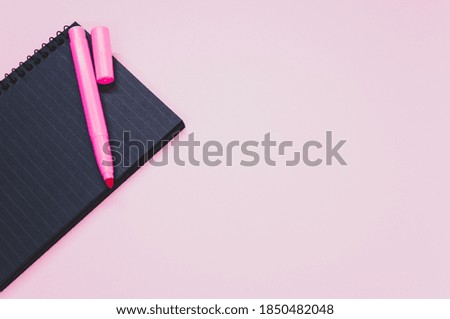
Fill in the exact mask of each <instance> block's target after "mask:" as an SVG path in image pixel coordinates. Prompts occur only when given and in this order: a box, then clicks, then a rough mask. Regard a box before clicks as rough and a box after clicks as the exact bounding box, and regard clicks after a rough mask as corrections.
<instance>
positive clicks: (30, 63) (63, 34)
mask: <svg viewBox="0 0 450 319" xmlns="http://www.w3.org/2000/svg"><path fill="white" fill-rule="evenodd" d="M69 28H70V26H68V25H65V26H64V28H63V31H58V32H56V37H50V38H49V39H48V42H47V43H42V45H41V48H40V49H36V50H34V53H33V55H28V56H27V59H26V61H25V62H20V63H19V66H18V67H17V68H13V69H11V72H10V73H5V77H4V79H3V80H1V81H0V95H1V94H2V91H8V89H10V87H11V86H12V85H14V84H16V83H17V81H19V80H20V79H21V78H23V77H25V76H26V74H27V72H29V71H31V70H32V69H33V68H34V67H35V66H37V65H38V64H40V63H41V62H42V61H43V60H45V59H46V58H47V57H48V56H49V55H50V54H51V53H52V52H54V51H55V50H56V49H57V48H58V47H59V46H61V45H63V44H64V42H66V41H67V40H68V39H69V35H68V33H67V31H68V29H69Z"/></svg>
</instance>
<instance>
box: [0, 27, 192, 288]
mask: <svg viewBox="0 0 450 319" xmlns="http://www.w3.org/2000/svg"><path fill="white" fill-rule="evenodd" d="M56 40H59V42H61V40H64V43H62V44H59V45H58V44H56ZM56 40H55V41H53V42H55V43H54V46H55V47H56V49H55V50H54V51H50V50H46V48H44V49H43V51H48V56H47V57H46V58H43V57H42V56H40V55H39V54H38V53H37V54H35V56H34V57H40V60H41V62H40V63H39V64H34V63H33V61H32V59H30V60H29V61H28V63H30V64H32V65H33V66H34V67H33V69H32V70H29V71H25V74H24V75H23V77H20V76H18V75H17V74H16V75H14V74H13V75H14V77H15V78H17V82H16V83H14V84H12V83H10V85H9V88H8V89H7V90H6V91H4V90H3V91H2V94H1V95H0V181H1V182H0V291H1V290H3V289H4V288H5V287H6V286H7V285H8V284H9V283H11V282H12V280H14V279H15V278H16V277H17V276H18V275H20V273H22V272H23V271H24V270H25V269H26V268H27V267H28V266H29V265H31V263H33V262H34V261H35V260H36V259H37V258H39V257H40V256H41V255H42V254H43V253H44V252H45V251H46V250H47V249H49V248H50V247H51V246H52V245H53V244H54V243H55V242H56V241H57V240H58V239H59V238H61V237H62V236H63V235H64V234H65V233H66V232H67V231H69V230H70V229H71V228H72V227H73V226H75V225H76V223H77V222H78V221H80V220H81V219H82V218H83V217H84V216H86V215H87V214H88V213H89V212H90V211H91V210H92V209H93V208H95V207H96V206H97V205H98V204H99V203H100V202H101V201H102V200H104V199H105V198H106V197H107V196H108V195H109V194H110V193H111V192H112V191H113V190H112V191H111V190H109V189H108V188H107V187H106V185H105V183H104V181H103V179H102V177H101V175H100V173H99V170H98V167H97V164H96V161H95V157H94V153H93V150H92V146H91V141H90V138H89V135H88V131H87V125H86V120H85V117H84V112H83V106H82V104H81V98H80V94H79V91H78V85H77V79H76V75H75V69H74V65H73V62H72V56H71V52H70V45H69V40H68V37H67V30H65V31H64V32H63V33H62V34H60V35H59V36H58V37H57V38H56ZM114 72H115V82H114V83H113V84H112V85H109V86H107V87H103V88H101V100H102V104H103V109H104V113H105V118H106V123H107V126H108V131H109V136H110V139H111V140H112V141H122V140H123V134H124V132H129V135H130V137H131V139H133V140H138V141H141V142H142V144H140V145H141V146H139V147H137V146H133V147H131V148H129V149H127V148H126V147H124V148H119V147H115V148H114V153H115V154H118V155H119V156H118V157H117V158H116V160H115V163H114V164H115V165H116V167H115V169H114V174H115V187H117V186H119V185H120V184H121V183H123V182H124V181H125V180H126V178H128V177H129V176H130V175H131V174H132V173H133V172H135V171H136V169H137V168H138V163H142V162H144V161H145V160H146V159H147V158H148V157H149V156H151V155H152V154H154V153H155V152H157V151H158V150H159V149H160V148H161V147H162V146H163V145H164V144H165V143H167V141H168V140H170V139H172V138H173V137H174V135H176V134H177V133H178V132H179V131H180V130H182V129H183V128H184V124H183V122H182V120H181V119H180V118H179V117H178V116H177V115H176V114H175V113H173V112H172V111H171V110H170V109H169V108H168V107H167V106H166V105H164V103H163V102H161V101H160V100H159V99H158V98H157V97H156V96H155V95H153V94H152V93H151V92H150V91H149V90H148V89H147V88H146V87H145V86H144V85H143V84H142V83H141V82H139V81H138V80H137V79H136V78H135V77H134V76H133V75H132V74H131V73H130V72H129V71H128V70H127V69H126V68H125V67H124V66H123V65H122V64H121V63H120V62H118V61H117V60H116V59H114ZM3 82H4V83H9V79H8V78H7V79H5V80H4V81H3ZM0 90H2V89H1V88H0ZM147 141H154V143H150V142H149V143H148V142H147ZM135 144H136V145H139V144H137V143H135ZM117 145H118V144H117ZM148 155H149V156H148Z"/></svg>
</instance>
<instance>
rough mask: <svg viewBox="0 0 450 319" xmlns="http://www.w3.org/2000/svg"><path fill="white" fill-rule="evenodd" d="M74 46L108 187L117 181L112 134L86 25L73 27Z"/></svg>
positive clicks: (92, 134) (88, 118) (90, 126)
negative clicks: (111, 144)
mask: <svg viewBox="0 0 450 319" xmlns="http://www.w3.org/2000/svg"><path fill="white" fill-rule="evenodd" d="M69 38H70V49H71V50H72V58H73V62H74V64H75V73H76V75H77V80H78V88H79V90H80V95H81V101H82V103H83V109H84V114H85V117H86V123H87V127H88V131H89V136H90V138H91V142H92V147H93V149H94V154H95V159H96V161H97V165H98V168H99V170H100V173H101V175H102V177H103V179H104V180H105V182H106V184H107V185H108V187H112V184H113V181H114V166H113V161H112V156H111V151H110V147H109V136H108V130H107V127H106V122H105V116H104V114H103V107H102V103H101V100H100V95H99V93H98V86H97V83H96V79H95V75H94V67H93V66H92V59H91V54H90V52H89V46H88V42H87V39H86V33H85V31H84V29H83V28H82V27H73V28H71V29H70V30H69Z"/></svg>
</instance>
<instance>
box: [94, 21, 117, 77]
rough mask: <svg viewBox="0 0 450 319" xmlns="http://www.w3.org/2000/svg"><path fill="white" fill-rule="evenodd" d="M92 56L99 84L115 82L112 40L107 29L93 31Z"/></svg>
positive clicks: (101, 27)
mask: <svg viewBox="0 0 450 319" xmlns="http://www.w3.org/2000/svg"><path fill="white" fill-rule="evenodd" d="M91 37H92V54H93V55H94V66H95V75H96V76H97V83H98V84H110V83H113V82H114V69H113V59H112V50H111V38H110V36H109V29H108V28H107V27H103V26H98V27H95V28H93V29H92V30H91Z"/></svg>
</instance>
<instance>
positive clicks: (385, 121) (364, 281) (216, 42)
mask: <svg viewBox="0 0 450 319" xmlns="http://www.w3.org/2000/svg"><path fill="white" fill-rule="evenodd" d="M18 3H22V2H19V1H6V2H4V3H2V8H1V12H0V17H1V21H2V26H3V28H2V30H3V31H2V32H0V41H1V42H2V44H3V45H2V48H3V49H2V55H1V59H0V71H2V73H4V72H8V71H9V69H10V68H11V67H15V66H16V65H17V64H18V62H19V61H21V60H23V58H25V56H26V55H27V54H30V53H31V52H32V51H33V49H35V48H36V47H38V46H39V44H40V43H41V42H46V41H47V39H48V37H49V36H52V35H54V32H55V31H57V30H59V29H61V27H62V26H63V25H64V24H70V23H71V22H72V21H74V20H77V21H78V22H79V23H81V24H82V25H83V26H84V27H86V28H87V29H88V30H90V29H91V28H92V27H93V26H95V25H98V24H104V25H107V26H109V27H110V29H111V36H112V40H113V51H114V52H115V55H116V56H117V57H118V58H119V59H120V60H121V61H122V62H123V63H124V64H125V65H126V66H127V67H129V69H130V70H131V71H132V72H134V73H135V74H136V75H137V76H138V78H140V79H141V80H142V81H143V82H144V83H145V84H146V85H147V86H148V87H149V88H150V89H151V90H152V91H153V92H155V93H156V94H157V95H158V96H159V97H160V98H161V99H162V100H163V101H165V102H166V103H167V104H168V105H169V106H170V107H171V108H172V109H173V110H174V111H175V112H176V113H177V114H179V115H180V116H181V117H182V118H183V119H184V120H185V122H186V124H187V129H186V130H185V131H184V133H183V134H182V136H181V138H182V139H186V138H187V135H188V134H189V133H190V132H195V135H196V137H197V138H198V139H200V140H201V141H203V142H204V141H207V140H210V139H217V140H220V141H223V142H228V141H231V140H233V139H239V140H241V141H245V140H248V139H256V140H261V139H262V138H263V135H264V134H265V133H267V132H269V131H270V132H271V134H272V137H273V138H274V139H277V140H278V141H282V140H293V141H294V144H295V145H296V147H297V149H300V148H301V145H302V143H304V142H305V141H307V140H310V139H317V140H320V141H323V140H324V137H325V131H326V130H332V131H333V132H334V136H335V138H336V139H347V140H348V142H347V144H346V145H345V146H344V147H343V148H342V152H341V153H342V155H343V156H344V158H345V159H346V160H347V162H348V163H349V165H348V166H347V167H344V166H338V165H336V166H332V167H326V166H320V167H315V168H311V167H306V166H304V165H300V166H297V167H285V166H284V165H282V164H280V165H279V166H277V167H268V166H265V165H259V166H257V167H253V168H246V167H240V166H238V165H234V166H232V167H226V166H224V165H222V166H219V167H213V168H211V167H206V166H204V165H203V166H200V167H194V166H192V165H188V166H186V167H179V166H176V165H174V164H173V163H172V164H171V165H169V166H165V167H155V166H152V165H149V164H147V165H146V166H145V167H143V168H142V169H141V170H140V171H139V172H138V173H136V174H135V175H134V176H133V177H132V178H130V179H129V181H128V182H127V183H125V184H124V185H123V186H122V187H121V188H120V189H119V190H117V191H116V192H115V193H114V194H113V195H112V196H111V197H110V198H108V199H107V200H106V201H105V202H104V203H102V204H101V205H100V206H99V207H98V208H97V209H96V210H95V211H94V212H93V213H92V214H91V215H89V216H88V217H87V218H86V219H85V220H84V221H82V222H81V223H80V224H79V225H78V226H77V227H76V228H75V229H74V230H73V231H71V232H70V233H69V234H68V235H67V236H65V237H64V238H63V239H62V240H61V241H60V242H59V243H58V244H57V245H55V246H54V247H53V248H52V249H51V250H50V251H49V252H48V253H46V254H45V255H44V256H43V257H42V258H41V259H40V260H39V261H38V262H36V263H35V264H34V265H33V266H32V267H31V268H30V269H29V270H27V271H26V272H25V273H24V274H23V275H22V276H21V277H20V278H19V279H17V280H16V281H15V282H14V283H13V284H12V285H11V286H10V287H9V288H7V289H6V290H5V291H4V292H3V293H2V294H0V297H1V298H24V297H32V298H35V297H38V298H50V297H51V298H66V297H70V298H83V297H86V298H91V297H96V298H110V297H115V298H128V297H130V298H166V297H167V298H177V297H179V298H191V297H192V298H241V297H242V298H244V297H253V298H262V297H264V298H278V297H280V298H306V297H309V298H321V297H323V298H347V297H354V298H360V297H364V298H365V297H371V298H391V297H404V298H410V297H411V298H412V297H414V298H421V297H426V298H428V297H434V298H441V297H447V298H448V297H450V275H449V273H450V272H449V269H450V249H449V247H448V246H449V243H450V231H449V227H450V216H449V211H450V210H449V208H450V207H449V206H450V205H449V201H448V198H449V195H448V192H449V189H450V187H449V186H450V185H449V181H450V170H449V163H450V152H449V145H450V141H449V135H450V134H449V133H450V132H449V131H450V128H449V127H450V126H449V124H450V19H449V16H450V2H448V1H425V0H422V1H420V0H409V1H407V0H382V1H356V0H355V1H348V0H344V1H331V0H330V1H139V2H138V1H136V2H133V1H130V2H123V1H116V2H115V1H61V0H59V1H47V0H40V1H39V3H38V4H37V5H35V4H27V5H23V6H22V7H21V6H20V5H19V4H18ZM125 3H126V4H125ZM185 153H186V152H184V154H185ZM185 155H186V154H185ZM159 156H161V154H159ZM155 192H156V193H159V196H158V197H157V198H149V194H155ZM149 201H150V202H151V205H149V204H148V202H149Z"/></svg>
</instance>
